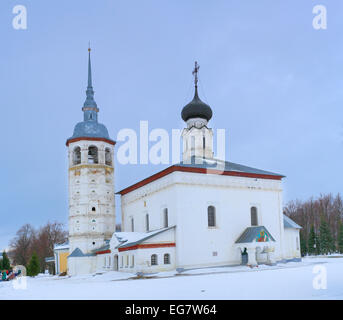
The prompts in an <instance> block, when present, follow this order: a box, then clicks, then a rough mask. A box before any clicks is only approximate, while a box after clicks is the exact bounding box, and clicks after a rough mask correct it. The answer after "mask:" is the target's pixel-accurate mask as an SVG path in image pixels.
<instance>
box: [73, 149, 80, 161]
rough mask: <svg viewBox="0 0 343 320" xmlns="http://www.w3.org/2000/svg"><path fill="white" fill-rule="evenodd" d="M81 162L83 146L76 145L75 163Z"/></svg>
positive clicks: (74, 152)
mask: <svg viewBox="0 0 343 320" xmlns="http://www.w3.org/2000/svg"><path fill="white" fill-rule="evenodd" d="M80 163H81V148H80V147H76V148H75V149H74V151H73V165H77V164H80Z"/></svg>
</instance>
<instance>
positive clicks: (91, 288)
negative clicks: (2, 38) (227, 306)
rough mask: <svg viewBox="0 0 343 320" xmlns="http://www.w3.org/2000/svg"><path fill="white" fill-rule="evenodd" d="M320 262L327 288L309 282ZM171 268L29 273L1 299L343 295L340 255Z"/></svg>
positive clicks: (0, 289) (0, 286)
mask: <svg viewBox="0 0 343 320" xmlns="http://www.w3.org/2000/svg"><path fill="white" fill-rule="evenodd" d="M318 265H320V266H323V267H325V268H321V267H320V269H319V270H320V275H324V274H323V270H325V271H326V276H327V285H326V287H327V288H326V289H315V288H314V286H313V280H314V278H315V277H316V276H318V275H319V273H314V271H316V267H315V266H318ZM317 268H318V267H317ZM325 271H324V273H325ZM317 272H318V270H317ZM175 273H176V272H169V273H159V274H157V275H151V278H148V279H135V276H134V275H132V274H128V273H119V272H113V271H112V272H106V273H103V274H96V275H87V276H82V277H81V276H80V277H58V276H44V275H41V276H37V277H35V278H27V288H26V289H15V288H14V286H13V281H12V282H0V299H1V300H3V299H124V300H130V299H343V257H331V258H305V259H303V261H302V262H292V263H287V264H278V265H277V266H259V267H258V268H253V269H250V268H248V267H245V266H239V267H221V268H209V269H197V270H190V271H187V272H184V273H183V274H182V275H177V276H175ZM324 276H325V275H324Z"/></svg>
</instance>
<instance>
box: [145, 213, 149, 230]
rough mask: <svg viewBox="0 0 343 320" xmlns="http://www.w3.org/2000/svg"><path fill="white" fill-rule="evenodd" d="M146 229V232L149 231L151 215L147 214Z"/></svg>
mask: <svg viewBox="0 0 343 320" xmlns="http://www.w3.org/2000/svg"><path fill="white" fill-rule="evenodd" d="M145 230H146V232H149V215H148V214H146V215H145Z"/></svg>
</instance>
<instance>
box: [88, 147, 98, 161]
mask: <svg viewBox="0 0 343 320" xmlns="http://www.w3.org/2000/svg"><path fill="white" fill-rule="evenodd" d="M88 163H99V161H98V148H97V147H95V146H90V147H89V148H88Z"/></svg>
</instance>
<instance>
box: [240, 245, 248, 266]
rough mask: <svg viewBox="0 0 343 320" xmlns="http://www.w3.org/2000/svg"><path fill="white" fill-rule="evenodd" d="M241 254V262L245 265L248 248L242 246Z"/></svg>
mask: <svg viewBox="0 0 343 320" xmlns="http://www.w3.org/2000/svg"><path fill="white" fill-rule="evenodd" d="M241 254H242V260H241V264H242V265H244V266H245V265H247V264H248V250H247V248H244V250H243V251H242V253H241Z"/></svg>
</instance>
